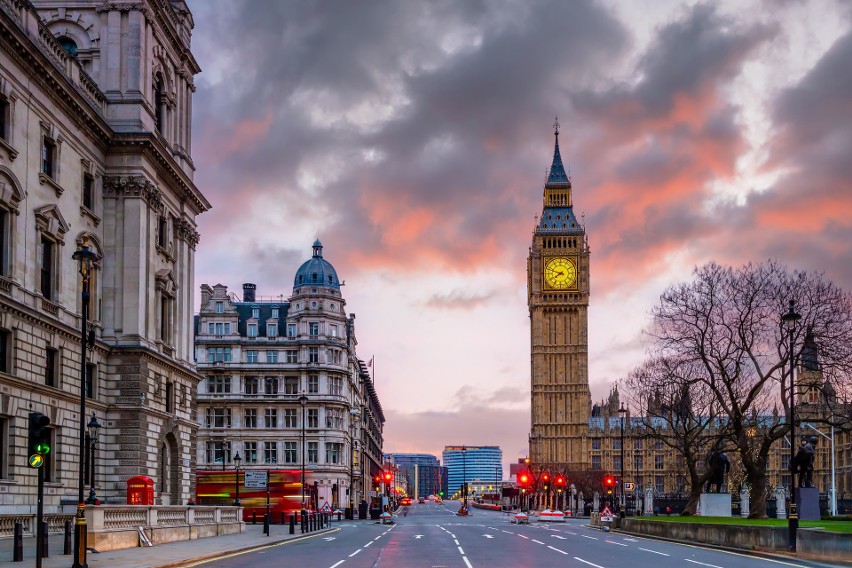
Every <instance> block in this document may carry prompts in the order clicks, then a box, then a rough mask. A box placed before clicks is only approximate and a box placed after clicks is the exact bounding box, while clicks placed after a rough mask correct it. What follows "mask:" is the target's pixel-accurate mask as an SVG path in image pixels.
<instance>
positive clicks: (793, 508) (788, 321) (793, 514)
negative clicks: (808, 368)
mask: <svg viewBox="0 0 852 568" xmlns="http://www.w3.org/2000/svg"><path fill="white" fill-rule="evenodd" d="M795 308H796V301H795V300H790V311H788V312H787V313H786V314H784V315H782V316H781V321H783V322H784V326H785V327H786V328H787V333H788V335H789V337H790V467H791V468H792V467H793V463H794V460H795V457H796V445H795V444H794V442H795V440H796V409H795V406H794V405H795V404H796V391H795V384H796V382H795V380H794V377H793V373H794V372H795V368H794V367H795V362H796V358H795V356H794V355H793V349H794V348H795V345H794V343H793V334H794V332H795V331H796V322H797V321H799V320H800V319H802V316H801V315H799V314H797V313H796V309H795ZM794 478H795V472H794V471H793V469H790V515H789V516H788V517H787V530H788V531H789V537H788V538H789V543H790V552H796V530H798V528H799V511H798V506H797V505H796V480H795V479H794Z"/></svg>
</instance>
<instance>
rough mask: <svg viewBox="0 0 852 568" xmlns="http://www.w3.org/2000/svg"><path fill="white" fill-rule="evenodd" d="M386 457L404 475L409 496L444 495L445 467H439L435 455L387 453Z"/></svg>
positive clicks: (446, 484)
mask: <svg viewBox="0 0 852 568" xmlns="http://www.w3.org/2000/svg"><path fill="white" fill-rule="evenodd" d="M386 458H387V459H388V460H389V461H390V462H391V463H393V464H394V465H396V466H397V468H398V469H399V472H400V475H402V476H404V478H405V480H406V493H408V495H409V496H411V497H414V498H416V497H421V496H428V495H441V494H443V495H446V492H447V487H448V483H447V468H445V467H441V465H440V462H439V461H438V458H437V457H435V456H433V455H432V454H387V455H386ZM442 492H443V493H442Z"/></svg>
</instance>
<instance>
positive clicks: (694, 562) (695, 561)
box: [684, 558, 722, 568]
mask: <svg viewBox="0 0 852 568" xmlns="http://www.w3.org/2000/svg"><path fill="white" fill-rule="evenodd" d="M684 560H686V561H687V562H692V563H693V564H701V565H702V566H710V567H711V568H722V567H721V566H716V565H715V564H705V563H704V562H699V561H698V560H690V559H689V558H684Z"/></svg>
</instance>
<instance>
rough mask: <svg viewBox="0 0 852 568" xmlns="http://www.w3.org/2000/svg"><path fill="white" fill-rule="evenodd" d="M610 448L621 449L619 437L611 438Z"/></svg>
mask: <svg viewBox="0 0 852 568" xmlns="http://www.w3.org/2000/svg"><path fill="white" fill-rule="evenodd" d="M612 449H613V450H620V449H621V439H619V438H613V439H612Z"/></svg>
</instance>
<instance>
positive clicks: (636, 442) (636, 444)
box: [633, 438, 642, 450]
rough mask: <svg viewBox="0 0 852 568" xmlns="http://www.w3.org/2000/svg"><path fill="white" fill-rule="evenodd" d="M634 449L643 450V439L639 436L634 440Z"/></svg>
mask: <svg viewBox="0 0 852 568" xmlns="http://www.w3.org/2000/svg"><path fill="white" fill-rule="evenodd" d="M633 449H634V450H641V449H642V440H640V439H638V438H637V439H635V440H633Z"/></svg>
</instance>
